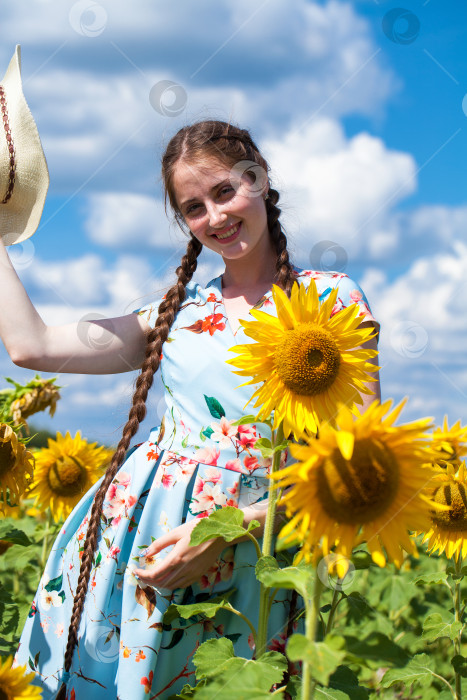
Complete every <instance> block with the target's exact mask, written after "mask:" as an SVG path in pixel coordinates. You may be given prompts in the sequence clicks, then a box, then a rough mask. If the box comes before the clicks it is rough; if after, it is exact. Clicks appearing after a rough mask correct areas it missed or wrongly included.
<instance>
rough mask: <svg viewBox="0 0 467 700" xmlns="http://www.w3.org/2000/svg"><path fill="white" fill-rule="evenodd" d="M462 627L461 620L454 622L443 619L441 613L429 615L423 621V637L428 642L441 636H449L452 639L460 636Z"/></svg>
mask: <svg viewBox="0 0 467 700" xmlns="http://www.w3.org/2000/svg"><path fill="white" fill-rule="evenodd" d="M461 629H462V623H461V622H453V621H452V619H451V620H446V619H443V617H442V616H441V615H440V614H439V613H433V614H432V615H428V617H427V618H425V620H424V621H423V635H422V637H423V639H425V640H426V641H427V642H434V641H435V639H439V638H440V637H449V639H451V640H452V641H454V639H455V638H456V637H457V636H458V634H459V632H460V631H461Z"/></svg>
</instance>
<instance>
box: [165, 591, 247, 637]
mask: <svg viewBox="0 0 467 700" xmlns="http://www.w3.org/2000/svg"><path fill="white" fill-rule="evenodd" d="M234 592H235V589H234V588H232V589H231V590H230V591H227V593H228V595H226V594H225V593H224V594H223V595H222V596H217V598H213V599H212V600H209V601H207V602H205V603H192V604H190V605H176V604H174V603H172V605H169V607H168V608H167V610H166V611H165V614H164V623H165V624H170V623H171V622H173V620H176V619H177V618H178V617H182V618H183V619H184V620H188V619H189V618H190V617H194V616H195V615H204V616H205V617H214V615H215V614H216V613H217V611H218V610H220V609H221V608H227V607H230V608H231V607H232V606H231V605H230V603H229V602H228V598H229V597H230V596H231V595H232V594H233V593H234ZM200 648H201V647H200Z"/></svg>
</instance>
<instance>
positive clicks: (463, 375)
mask: <svg viewBox="0 0 467 700" xmlns="http://www.w3.org/2000/svg"><path fill="white" fill-rule="evenodd" d="M25 7H26V5H25V1H24V0H23V1H22V2H17V1H16V2H13V0H5V2H4V3H2V8H1V9H0V18H1V20H2V21H1V23H0V63H1V65H2V66H4V68H6V66H7V64H8V61H9V59H10V57H11V55H12V53H13V50H14V46H15V44H16V43H20V44H21V46H22V58H23V84H24V93H25V95H26V98H27V100H28V103H29V105H30V107H31V110H32V112H33V114H34V116H35V119H36V123H37V125H38V128H39V132H40V134H41V138H42V141H43V145H44V150H45V153H46V157H47V161H48V164H49V170H50V178H51V183H50V189H49V194H48V198H47V201H46V205H45V208H44V213H43V217H42V220H41V224H40V227H39V229H38V231H37V232H36V234H35V235H34V237H33V238H31V239H30V240H29V241H27V242H26V243H25V244H24V245H23V246H15V247H14V248H15V249H16V250H15V249H14V248H10V253H11V255H12V258H13V259H14V261H15V265H16V267H17V269H18V273H19V275H20V277H21V279H22V281H23V283H24V284H25V286H26V289H27V290H28V292H29V294H30V296H31V298H32V299H33V301H34V303H35V304H36V305H37V308H38V309H39V311H40V313H41V314H42V315H43V317H44V319H45V320H46V322H48V323H50V324H59V323H66V322H71V321H76V320H79V319H81V318H83V317H84V316H86V315H88V314H96V315H106V316H107V315H110V316H112V315H120V314H122V313H126V312H129V311H131V310H132V309H134V308H137V307H139V306H141V305H142V304H143V303H145V302H147V301H149V300H151V298H152V297H155V296H157V295H158V292H159V290H160V289H162V288H163V287H164V286H166V285H167V284H169V283H170V280H171V279H172V274H173V272H172V271H173V269H174V268H175V266H176V264H177V262H178V260H179V258H180V256H181V254H182V252H183V248H184V239H183V236H182V234H181V233H180V232H178V231H177V229H176V227H175V226H174V224H173V223H171V221H170V220H169V221H168V220H167V219H166V217H165V214H164V211H163V204H162V201H161V188H160V180H159V159H160V155H161V153H162V151H163V148H164V145H165V144H166V143H167V141H168V139H169V138H170V137H171V136H172V135H173V134H174V133H175V132H176V130H177V129H178V128H180V126H182V125H184V124H186V123H190V122H191V121H194V120H196V119H200V118H223V119H231V120H232V121H234V122H237V123H239V124H240V125H241V126H245V127H247V128H250V129H251V131H252V134H253V136H254V138H255V140H256V142H257V143H258V144H259V145H260V147H261V148H262V149H263V152H264V153H265V155H266V157H267V158H268V160H269V162H270V165H271V168H272V179H273V182H274V183H275V184H276V186H277V188H278V189H279V191H280V192H281V204H282V207H283V221H284V224H285V226H286V230H287V233H288V236H289V241H290V248H291V251H292V253H293V257H294V260H295V262H297V263H298V264H299V265H302V266H309V265H310V259H311V260H312V261H313V263H315V262H317V263H321V265H322V266H324V267H327V268H330V267H331V268H332V267H333V266H339V265H340V266H341V268H342V269H344V271H345V272H346V273H347V274H349V275H350V276H351V277H352V278H354V279H356V280H357V281H358V282H359V284H361V286H362V287H363V289H364V291H365V293H366V294H367V297H368V299H369V301H370V305H371V307H372V310H373V313H374V315H375V316H376V317H377V318H378V319H379V320H380V321H381V324H382V332H381V342H380V363H381V365H382V366H383V369H382V372H381V381H382V391H383V398H390V397H392V398H394V399H395V400H396V401H398V400H400V399H401V398H402V397H404V396H408V397H409V401H408V406H407V409H406V411H405V415H406V417H407V418H417V417H422V416H425V415H432V416H434V417H435V419H436V420H437V421H438V422H439V421H441V420H442V418H443V416H444V415H445V414H447V415H448V418H449V420H450V422H451V423H452V422H453V421H454V420H457V419H458V418H460V419H461V420H462V421H463V422H464V423H465V422H466V398H467V368H466V364H465V346H466V342H467V323H466V321H465V318H466V314H465V302H464V301H463V300H464V298H465V295H466V291H467V281H466V274H465V273H466V268H467V236H466V230H467V201H466V180H465V163H466V162H467V144H466V134H467V96H466V95H467V51H466V49H465V46H466V45H467V41H466V39H467V37H466V34H467V30H466V27H467V21H466V20H467V8H466V6H465V5H463V4H462V3H458V2H456V3H454V2H453V1H447V2H444V3H443V4H441V3H439V2H436V1H435V0H425V1H424V2H421V1H420V2H405V3H404V4H403V7H401V6H399V5H398V4H396V3H390V2H383V1H382V0H381V1H380V2H377V1H376V0H361V1H354V2H339V1H337V0H330V1H328V2H311V1H309V0H290V1H289V2H285V1H284V0H262V1H258V2H254V3H252V2H251V0H236V1H235V2H234V1H233V0H220V2H217V3H212V2H209V1H208V0H200V1H199V2H197V3H193V2H190V1H189V0H180V2H178V3H173V2H168V1H167V0H157V2H147V0H133V2H132V3H131V4H130V3H128V2H123V1H122V0H102V2H93V0H78V2H70V1H69V0H28V3H27V11H26V10H25ZM2 70H3V69H2ZM164 81H166V82H164ZM171 86H172V87H171ZM174 86H175V87H174ZM163 87H165V92H163V90H162V88H163ZM157 96H158V97H157ZM323 241H324V242H325V241H330V243H329V244H325V243H323ZM326 249H328V252H327V253H325V254H324V255H321V256H320V259H319V260H316V256H317V253H316V251H317V250H326ZM332 250H334V251H337V257H336V256H335V255H334V254H333V253H332ZM343 261H346V262H345V266H344V267H342V266H343V265H344V262H343ZM333 262H334V263H335V265H333ZM220 271H221V265H220V261H219V260H216V259H215V258H213V257H209V256H205V257H204V261H203V263H202V264H201V265H200V269H199V272H198V278H199V279H200V280H205V281H207V280H208V279H210V278H211V277H213V276H215V275H217V274H218V273H219V272H220ZM0 372H1V373H2V375H4V376H7V375H8V376H12V377H14V378H15V379H18V380H20V381H21V380H27V378H29V377H30V376H32V375H33V374H34V373H33V372H28V371H27V370H22V369H20V368H18V367H15V366H14V365H13V364H12V363H11V361H10V360H9V358H8V356H7V354H6V353H5V351H4V350H2V351H1V352H0ZM44 376H48V375H44ZM134 379H135V375H134V374H122V375H118V376H112V377H111V376H104V377H95V376H85V375H81V376H78V375H68V374H62V375H60V378H59V383H60V384H62V385H63V386H64V389H63V391H62V395H63V398H62V401H61V402H60V403H59V406H58V408H57V413H56V416H55V418H54V419H52V420H51V419H49V418H47V417H46V416H43V415H40V416H37V418H36V419H35V423H36V424H37V425H41V426H44V427H48V428H50V429H52V430H61V431H65V430H70V431H71V432H72V433H74V432H75V431H76V430H77V429H81V430H82V432H83V435H84V436H86V437H88V438H89V439H92V440H102V441H104V442H107V443H108V444H110V443H115V442H116V441H117V440H118V436H119V429H120V428H121V426H122V425H123V424H124V422H125V419H126V415H127V412H128V408H129V401H130V396H131V391H132V384H133V382H134ZM161 406H162V404H161V402H160V386H159V385H158V384H157V383H156V386H155V388H154V390H153V392H152V397H151V401H150V405H149V415H148V418H147V419H146V422H145V426H143V428H142V431H141V439H144V434H145V432H146V426H147V427H149V424H151V425H155V424H157V422H158V420H159V418H158V416H159V415H160V411H161Z"/></svg>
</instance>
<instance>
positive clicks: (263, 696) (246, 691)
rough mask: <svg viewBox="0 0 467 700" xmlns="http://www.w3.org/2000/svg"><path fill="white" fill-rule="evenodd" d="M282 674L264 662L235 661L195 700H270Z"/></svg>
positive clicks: (225, 666)
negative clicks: (272, 689) (274, 686)
mask: <svg viewBox="0 0 467 700" xmlns="http://www.w3.org/2000/svg"><path fill="white" fill-rule="evenodd" d="M283 675H284V674H283V671H282V670H281V669H278V668H276V667H274V666H271V665H270V664H269V663H264V662H263V661H261V660H258V661H249V660H247V659H241V658H237V657H235V658H232V659H229V660H227V661H226V662H225V663H224V664H223V665H222V667H221V669H220V670H219V669H218V672H217V673H216V674H215V675H214V676H211V677H210V678H209V679H208V682H207V684H206V685H205V686H203V687H201V688H200V689H199V690H198V689H197V691H196V695H195V697H196V700H233V699H235V700H269V698H270V697H271V694H270V690H271V687H272V686H273V685H274V684H275V683H280V682H281V681H282V678H283Z"/></svg>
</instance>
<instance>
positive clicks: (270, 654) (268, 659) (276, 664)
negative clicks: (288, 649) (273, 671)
mask: <svg viewBox="0 0 467 700" xmlns="http://www.w3.org/2000/svg"><path fill="white" fill-rule="evenodd" d="M258 661H260V662H261V663H262V664H269V665H270V666H272V667H273V668H277V669H278V670H280V671H283V673H285V672H286V671H287V667H288V662H287V657H286V656H284V654H281V653H280V652H278V651H267V652H266V653H265V654H261V656H260V657H259V659H258Z"/></svg>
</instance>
